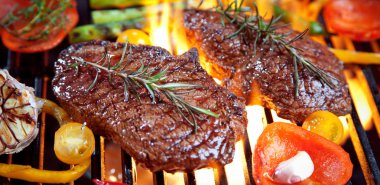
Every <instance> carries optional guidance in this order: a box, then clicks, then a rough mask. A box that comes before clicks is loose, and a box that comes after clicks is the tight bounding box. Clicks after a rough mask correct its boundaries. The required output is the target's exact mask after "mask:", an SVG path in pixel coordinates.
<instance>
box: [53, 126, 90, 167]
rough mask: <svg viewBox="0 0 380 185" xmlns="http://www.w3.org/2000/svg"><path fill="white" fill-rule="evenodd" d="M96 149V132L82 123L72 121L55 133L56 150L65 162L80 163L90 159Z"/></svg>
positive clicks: (59, 157)
mask: <svg viewBox="0 0 380 185" xmlns="http://www.w3.org/2000/svg"><path fill="white" fill-rule="evenodd" d="M94 149H95V138H94V134H93V133H92V131H91V130H90V129H89V128H88V127H83V129H82V124H79V123H75V122H70V123H67V124H64V125H63V126H61V128H59V129H58V131H57V132H56V133H55V137H54V152H55V155H56V156H57V157H58V159H59V160H61V161H62V162H64V163H67V164H79V163H81V162H82V161H85V160H86V159H89V158H90V156H91V154H92V152H93V151H94Z"/></svg>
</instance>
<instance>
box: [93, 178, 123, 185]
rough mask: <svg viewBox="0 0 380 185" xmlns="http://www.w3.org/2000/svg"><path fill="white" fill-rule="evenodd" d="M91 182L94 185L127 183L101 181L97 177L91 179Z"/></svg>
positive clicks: (120, 184) (121, 184)
mask: <svg viewBox="0 0 380 185" xmlns="http://www.w3.org/2000/svg"><path fill="white" fill-rule="evenodd" d="M92 182H93V183H94V184H95V185H128V184H126V183H120V182H109V181H101V180H99V179H93V180H92Z"/></svg>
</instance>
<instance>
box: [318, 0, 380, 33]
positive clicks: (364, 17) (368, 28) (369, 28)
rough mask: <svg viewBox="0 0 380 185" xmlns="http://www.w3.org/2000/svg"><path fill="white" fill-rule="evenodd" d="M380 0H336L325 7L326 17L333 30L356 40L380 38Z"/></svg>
mask: <svg viewBox="0 0 380 185" xmlns="http://www.w3.org/2000/svg"><path fill="white" fill-rule="evenodd" d="M379 12H380V1H378V0H368V1H362V0H335V1H329V2H328V3H327V5H326V6H325V8H324V12H323V13H324V17H325V20H326V24H327V26H328V27H330V28H331V29H332V31H334V32H336V33H338V34H341V35H343V36H347V37H349V38H351V39H353V40H356V41H369V40H375V39H378V38H380V19H379Z"/></svg>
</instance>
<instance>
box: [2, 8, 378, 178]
mask: <svg viewBox="0 0 380 185" xmlns="http://www.w3.org/2000/svg"><path fill="white" fill-rule="evenodd" d="M77 8H78V10H79V13H80V22H79V24H86V23H91V18H90V8H89V4H88V2H87V1H78V7H77ZM320 22H322V23H323V17H321V16H320ZM324 39H325V42H326V44H327V45H328V46H329V47H334V48H342V49H348V50H358V51H368V52H380V42H379V41H373V42H370V43H356V42H352V41H350V40H348V39H344V38H338V37H331V38H328V37H326V38H324ZM67 46H68V41H67V39H66V40H65V41H64V42H63V43H61V44H60V45H59V46H58V47H56V48H54V49H52V50H50V51H46V52H42V53H36V54H24V53H16V52H12V51H10V50H7V49H6V48H5V47H4V46H3V45H0V67H1V68H6V69H8V71H9V72H10V74H11V75H12V76H14V77H16V78H17V79H18V80H19V81H21V82H22V83H25V84H26V85H28V86H31V87H34V88H35V91H36V95H37V96H39V97H43V98H47V99H50V100H53V101H55V97H54V95H53V93H52V91H51V79H52V78H53V76H54V70H53V63H54V61H55V60H56V59H57V56H58V54H59V52H60V51H61V50H62V49H64V48H65V47H67ZM379 72H380V67H378V66H375V65H354V64H350V65H345V76H346V78H347V80H348V84H349V88H350V94H351V96H352V99H353V111H352V113H351V115H348V116H346V117H341V119H342V121H343V122H344V123H345V124H346V128H347V130H348V133H349V135H350V137H349V138H348V139H347V140H346V142H345V143H344V144H343V145H342V147H343V148H344V149H345V150H346V151H347V152H349V154H350V157H351V161H352V163H353V165H354V168H353V175H352V177H351V179H350V181H349V182H348V184H380V171H379V166H378V160H379V159H380V145H379V143H380V116H379V108H380V94H379V87H380V86H378V84H380V75H378V73H379ZM247 110H248V119H249V120H250V121H249V123H248V127H247V132H246V134H245V137H244V138H243V140H241V141H239V142H238V143H237V144H236V148H237V150H236V153H235V158H234V161H233V163H231V164H228V165H227V166H225V167H224V168H217V169H211V168H206V169H201V170H196V171H189V172H180V173H175V174H170V173H166V172H155V173H152V172H150V171H149V170H147V169H143V168H142V167H139V166H138V165H136V164H135V162H134V161H133V159H132V158H131V157H130V156H129V155H128V154H127V153H125V152H123V151H122V150H121V149H120V147H118V146H117V145H115V144H113V143H111V142H110V141H106V140H104V138H102V137H100V136H96V149H95V152H94V153H93V155H92V163H91V168H90V169H89V170H88V172H87V173H86V174H85V175H84V176H83V177H81V178H80V179H78V180H77V181H75V182H72V183H71V184H91V179H106V180H111V181H113V180H119V181H123V182H125V183H127V184H130V185H135V184H154V185H161V184H162V185H163V184H165V185H169V184H181V185H195V184H196V185H199V184H215V185H224V184H234V185H239V184H246V185H249V184H255V182H254V179H253V177H252V151H253V149H254V144H255V141H256V139H257V137H258V135H259V134H260V133H261V131H262V129H263V128H264V126H265V125H266V124H270V123H272V122H274V121H279V120H282V119H281V118H279V117H277V115H276V113H275V112H274V111H272V110H269V109H265V108H263V107H260V106H249V107H247ZM38 124H39V125H38V126H39V129H40V132H39V135H38V137H37V138H36V139H35V140H34V141H33V142H32V144H31V145H30V146H29V147H27V148H25V149H24V150H23V151H22V152H20V153H17V154H13V155H1V156H0V162H2V163H14V164H24V165H31V166H32V167H34V168H40V169H49V170H65V169H68V168H69V165H66V164H64V163H62V162H60V161H59V160H58V159H57V158H56V157H55V155H54V151H53V141H54V132H55V131H56V130H57V129H58V128H59V124H58V123H57V122H56V121H55V120H54V119H53V118H52V117H50V116H48V115H45V113H42V114H41V115H40V116H39V122H38ZM57 178H59V177H57ZM0 183H1V184H36V183H28V182H25V181H20V180H15V179H7V178H0Z"/></svg>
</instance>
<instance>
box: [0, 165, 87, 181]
mask: <svg viewBox="0 0 380 185" xmlns="http://www.w3.org/2000/svg"><path fill="white" fill-rule="evenodd" d="M90 164H91V159H88V160H86V161H84V162H83V163H81V164H78V165H75V166H74V167H73V168H70V169H69V170H65V171H51V170H39V169H35V168H32V167H31V166H26V165H17V164H3V163H0V176H3V177H8V178H12V179H20V180H24V181H29V182H41V183H56V184H58V183H68V182H71V181H74V180H76V179H78V178H79V177H81V176H82V175H83V174H84V173H85V172H86V170H87V168H88V167H90Z"/></svg>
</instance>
